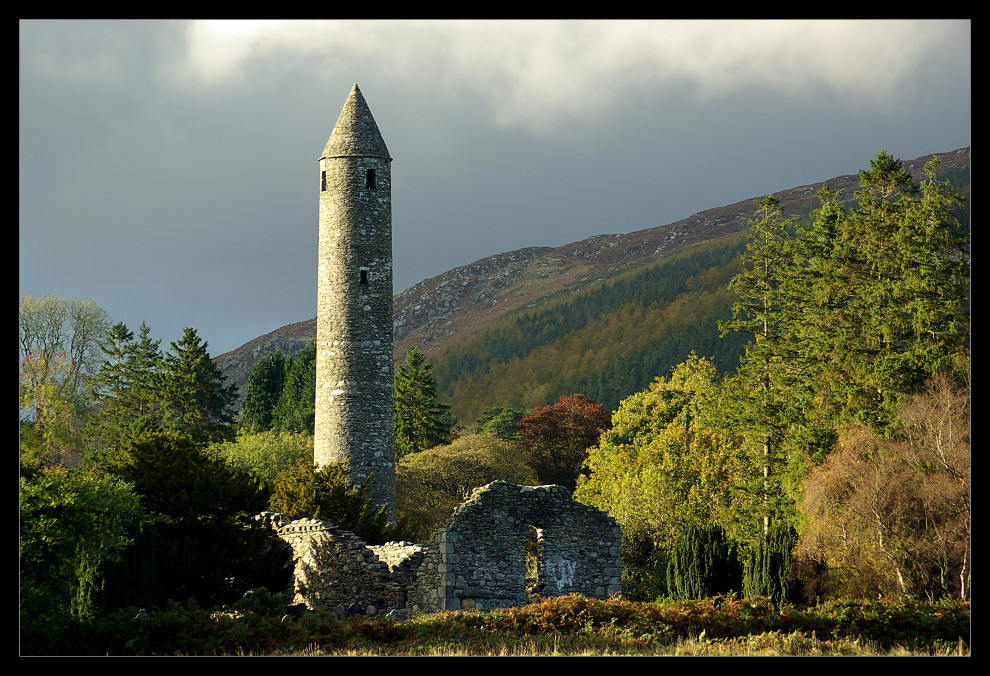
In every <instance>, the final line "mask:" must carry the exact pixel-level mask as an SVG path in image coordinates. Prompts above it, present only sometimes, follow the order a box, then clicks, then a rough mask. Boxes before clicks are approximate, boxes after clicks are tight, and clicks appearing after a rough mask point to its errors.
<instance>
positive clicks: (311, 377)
mask: <svg viewBox="0 0 990 676" xmlns="http://www.w3.org/2000/svg"><path fill="white" fill-rule="evenodd" d="M315 427H316V343H315V342H313V343H310V344H309V345H307V346H306V347H305V348H303V349H302V350H300V351H299V352H298V353H297V354H296V356H295V358H293V359H292V362H291V363H290V364H289V365H288V366H287V367H286V373H285V386H284V387H283V388H282V395H281V396H280V397H279V399H278V404H277V405H276V406H275V411H274V413H273V414H272V429H274V430H275V431H277V432H293V433H295V432H304V433H306V434H313V433H314V431H315Z"/></svg>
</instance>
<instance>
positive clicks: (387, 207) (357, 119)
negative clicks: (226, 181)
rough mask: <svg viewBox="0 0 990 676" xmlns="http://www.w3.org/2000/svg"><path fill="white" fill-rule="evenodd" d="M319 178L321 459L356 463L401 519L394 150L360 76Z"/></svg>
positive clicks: (317, 452)
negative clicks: (398, 502)
mask: <svg viewBox="0 0 990 676" xmlns="http://www.w3.org/2000/svg"><path fill="white" fill-rule="evenodd" d="M319 183H320V185H319V187H320V193H319V194H320V202H319V203H320V207H319V221H320V230H319V272H318V276H317V284H318V288H317V329H316V335H317V338H316V340H317V357H316V426H315V428H316V429H315V440H314V444H315V448H314V458H315V461H316V464H317V465H325V464H329V463H334V462H346V463H348V467H349V476H350V481H351V482H352V483H364V482H366V481H369V482H370V484H371V488H372V491H373V493H374V494H375V496H376V500H377V501H378V503H379V504H386V503H387V504H388V505H389V506H390V513H391V516H392V517H393V518H394V505H395V450H394V445H395V422H394V418H395V398H394V391H393V372H394V368H395V367H394V362H393V356H392V197H391V196H392V180H391V158H390V157H389V156H388V151H387V149H386V148H385V144H384V142H383V141H382V139H381V135H380V134H379V132H378V127H377V125H376V124H375V121H374V118H373V117H372V116H371V112H370V110H368V107H367V104H366V103H365V102H364V98H363V96H362V95H361V93H360V90H359V89H358V88H357V86H356V85H355V87H354V89H352V91H351V95H350V96H349V97H348V100H347V103H346V104H345V106H344V109H343V110H342V111H341V114H340V117H339V119H338V120H337V124H336V125H335V127H334V130H333V133H332V134H331V136H330V140H329V141H328V143H327V146H326V149H325V150H324V154H323V157H322V158H321V159H320V174H319ZM369 476H370V479H369Z"/></svg>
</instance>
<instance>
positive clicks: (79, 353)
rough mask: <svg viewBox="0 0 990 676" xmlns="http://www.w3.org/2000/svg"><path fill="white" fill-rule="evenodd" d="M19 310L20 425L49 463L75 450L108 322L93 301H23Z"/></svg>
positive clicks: (51, 298) (28, 298)
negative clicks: (24, 425) (29, 430)
mask: <svg viewBox="0 0 990 676" xmlns="http://www.w3.org/2000/svg"><path fill="white" fill-rule="evenodd" d="M19 310H20V311H19V320H18V329H19V331H18V348H19V350H18V351H19V357H20V371H19V381H20V402H19V403H20V419H21V421H22V422H23V423H27V424H29V425H31V426H33V428H34V429H33V432H34V434H35V435H36V436H37V437H38V438H39V439H41V440H42V441H43V443H44V447H45V453H46V455H48V456H49V459H51V458H52V456H57V455H58V454H59V453H60V452H69V451H72V450H74V449H76V448H77V447H78V435H79V431H80V429H81V427H82V416H83V413H84V411H85V409H86V407H87V406H88V405H89V403H90V402H91V400H92V390H91V387H90V380H91V378H92V377H93V376H95V375H96V372H97V371H98V370H99V365H100V360H101V359H102V356H103V340H104V338H105V336H106V332H107V329H108V328H109V324H110V321H109V316H108V315H107V313H106V311H105V310H103V309H102V308H101V307H99V306H98V305H97V304H96V303H94V302H93V301H91V300H88V299H84V298H76V299H72V300H63V299H61V298H58V297H57V296H44V297H40V298H37V297H33V296H21V298H20V308H19Z"/></svg>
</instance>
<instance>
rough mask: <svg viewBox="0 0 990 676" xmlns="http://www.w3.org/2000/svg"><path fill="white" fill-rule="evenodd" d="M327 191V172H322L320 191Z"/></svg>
mask: <svg viewBox="0 0 990 676" xmlns="http://www.w3.org/2000/svg"><path fill="white" fill-rule="evenodd" d="M326 189H327V172H325V171H321V172H320V191H321V192H326Z"/></svg>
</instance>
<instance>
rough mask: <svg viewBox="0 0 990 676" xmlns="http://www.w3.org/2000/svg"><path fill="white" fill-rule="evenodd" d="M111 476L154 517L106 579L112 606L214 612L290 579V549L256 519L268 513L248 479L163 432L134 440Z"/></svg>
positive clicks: (264, 496)
mask: <svg viewBox="0 0 990 676" xmlns="http://www.w3.org/2000/svg"><path fill="white" fill-rule="evenodd" d="M113 471H114V472H115V473H116V474H117V475H119V476H121V477H122V478H124V479H126V480H128V481H130V482H132V483H133V484H134V487H135V491H137V492H138V493H139V494H140V495H141V499H142V502H143V503H144V504H145V506H146V507H147V508H148V509H149V511H150V512H151V513H152V518H151V519H149V520H148V521H147V522H145V523H144V524H142V525H141V527H140V528H139V529H137V530H136V532H135V533H134V540H135V544H134V546H133V547H132V548H131V549H130V550H129V551H128V556H127V557H126V559H125V561H123V562H122V563H121V564H120V565H119V566H117V567H116V568H115V570H114V571H113V573H114V574H113V575H112V576H108V583H112V584H108V588H109V589H108V603H110V604H111V605H112V606H114V607H123V606H126V605H140V606H162V605H163V604H165V603H166V602H167V601H168V600H169V599H172V600H176V601H186V600H187V599H189V598H190V597H191V598H195V599H196V600H197V601H198V602H199V603H201V604H202V605H204V606H206V607H215V606H219V605H223V604H227V603H230V602H232V601H234V600H236V599H238V598H240V597H241V596H242V595H243V594H244V593H245V592H246V591H247V590H249V589H252V588H254V587H262V586H264V587H268V588H271V589H281V588H283V587H285V586H286V585H287V584H288V583H289V581H290V580H291V575H292V567H291V564H292V558H291V552H290V550H289V548H288V545H285V544H284V543H282V542H281V541H280V540H277V539H274V538H272V537H271V533H270V532H269V531H268V530H267V529H266V528H265V527H264V526H263V525H262V524H261V523H259V522H258V521H256V520H255V518H254V517H255V515H257V514H258V513H259V512H262V511H264V509H265V508H266V507H267V504H268V493H267V491H266V490H265V489H264V487H263V485H262V484H261V483H260V482H259V481H258V480H257V479H255V478H254V477H252V476H250V475H249V474H248V473H246V472H243V471H240V470H237V469H235V468H233V467H231V466H229V465H227V464H226V463H225V462H224V461H223V460H221V459H220V458H217V457H216V456H213V455H210V454H207V453H205V452H203V451H201V450H199V448H197V447H196V445H195V444H193V443H192V442H191V441H190V440H189V439H187V438H185V437H181V436H175V435H171V434H166V433H154V434H150V435H145V436H143V437H141V438H139V439H138V440H137V441H135V443H134V444H133V445H132V446H131V447H130V448H129V449H128V451H127V453H126V455H125V456H124V460H123V461H122V462H121V463H120V464H118V465H117V466H115V467H114V469H113Z"/></svg>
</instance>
